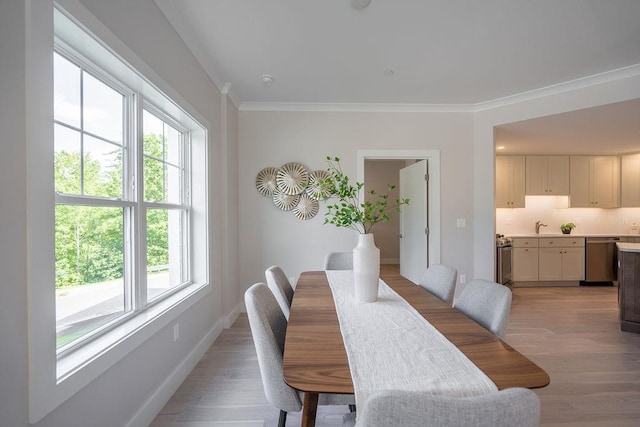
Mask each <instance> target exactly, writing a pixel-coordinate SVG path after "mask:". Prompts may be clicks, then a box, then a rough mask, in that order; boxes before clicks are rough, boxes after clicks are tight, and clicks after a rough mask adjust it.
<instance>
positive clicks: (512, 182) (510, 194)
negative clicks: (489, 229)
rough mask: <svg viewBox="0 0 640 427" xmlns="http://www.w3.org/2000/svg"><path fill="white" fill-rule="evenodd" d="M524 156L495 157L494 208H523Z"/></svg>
mask: <svg viewBox="0 0 640 427" xmlns="http://www.w3.org/2000/svg"><path fill="white" fill-rule="evenodd" d="M524 171H525V158H524V156H497V157H496V207H497V208H524V190H525V176H524Z"/></svg>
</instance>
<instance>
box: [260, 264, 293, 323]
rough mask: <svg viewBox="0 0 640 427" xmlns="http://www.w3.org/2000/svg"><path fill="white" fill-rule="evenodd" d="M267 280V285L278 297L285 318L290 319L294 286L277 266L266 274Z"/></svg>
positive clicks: (273, 266)
mask: <svg viewBox="0 0 640 427" xmlns="http://www.w3.org/2000/svg"><path fill="white" fill-rule="evenodd" d="M264 275H265V277H266V279H267V285H268V286H269V289H271V292H273V295H274V296H275V297H276V300H277V301H278V304H279V305H280V309H281V310H282V313H283V314H284V317H285V318H286V319H287V320H288V319H289V312H290V311H291V301H292V300H293V286H291V282H289V279H288V278H287V275H286V274H284V271H282V269H281V268H280V267H278V266H277V265H272V266H271V267H269V268H267V270H266V271H265V272H264Z"/></svg>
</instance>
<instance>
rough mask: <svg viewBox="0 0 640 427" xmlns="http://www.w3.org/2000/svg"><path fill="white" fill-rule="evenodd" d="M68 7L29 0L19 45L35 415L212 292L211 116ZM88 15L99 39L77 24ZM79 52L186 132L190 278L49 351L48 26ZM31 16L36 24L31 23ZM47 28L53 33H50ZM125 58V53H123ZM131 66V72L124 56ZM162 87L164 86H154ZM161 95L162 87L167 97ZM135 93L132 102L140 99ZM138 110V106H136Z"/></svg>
mask: <svg viewBox="0 0 640 427" xmlns="http://www.w3.org/2000/svg"><path fill="white" fill-rule="evenodd" d="M61 2H62V3H64V4H65V7H67V6H69V7H70V8H71V10H72V12H73V15H71V14H70V13H68V12H66V11H65V10H63V9H61V8H58V7H57V6H56V7H55V8H54V9H53V10H52V9H51V4H50V3H48V2H33V3H32V5H31V9H30V10H29V17H28V19H29V20H30V23H31V24H30V25H28V32H29V34H28V37H29V38H30V40H32V41H33V43H32V44H31V45H30V44H29V43H28V44H27V46H31V47H28V49H27V70H28V75H27V129H29V131H28V133H27V145H28V149H27V152H28V157H27V170H28V173H29V176H30V177H31V179H30V182H29V183H28V186H27V203H29V205H30V208H29V215H28V218H27V234H28V236H29V241H28V249H27V254H28V257H27V259H28V260H27V269H28V288H29V292H28V298H29V301H28V306H29V313H28V319H29V322H28V324H29V421H30V422H31V423H36V422H38V421H39V420H41V419H42V418H43V417H44V416H45V415H47V414H48V413H50V412H51V411H53V410H54V409H55V408H56V407H58V406H59V405H60V404H62V403H63V402H64V401H66V400H67V399H69V398H70V397H71V396H73V395H74V394H76V393H77V392H79V391H80V390H82V388H83V387H85V386H87V385H88V384H89V383H91V382H92V381H93V380H95V379H96V378H97V377H99V376H100V375H102V374H103V373H105V372H106V371H107V370H108V369H109V368H110V367H112V366H113V365H115V364H116V363H117V362H118V361H120V360H121V359H122V358H124V357H125V356H126V355H127V354H129V353H130V352H132V351H134V350H135V349H136V348H137V347H139V346H140V345H141V344H142V343H144V342H145V341H146V340H147V339H149V338H151V337H152V336H154V335H155V334H157V333H158V332H159V331H161V330H162V329H163V328H165V327H167V326H168V325H170V324H171V323H172V322H174V321H175V320H176V319H177V318H178V317H179V316H180V315H181V314H182V313H184V312H185V311H186V310H187V309H189V308H190V307H192V306H193V305H194V304H196V303H197V302H198V301H199V300H201V299H202V298H203V297H204V296H205V295H207V294H208V293H210V292H211V284H210V280H209V235H210V233H209V224H208V196H207V194H208V173H209V171H208V150H207V145H208V143H207V140H208V134H209V130H208V129H209V128H210V124H209V123H208V122H207V120H205V119H204V118H203V117H202V116H201V115H200V114H199V113H198V112H197V111H196V110H195V109H193V108H192V107H191V106H190V105H189V104H188V103H187V102H186V101H184V100H183V99H182V98H181V97H180V95H179V94H178V93H176V92H175V91H173V89H171V87H170V86H169V85H167V84H166V83H165V82H164V81H163V80H162V79H161V78H160V77H159V76H158V75H157V74H155V73H154V72H153V70H151V69H150V68H149V67H148V66H146V65H145V64H144V62H143V61H141V60H140V59H139V58H138V57H137V56H135V54H133V53H132V52H131V51H128V50H127V49H126V48H124V47H123V46H122V45H120V44H119V41H118V39H117V37H115V36H114V35H113V34H112V33H110V32H109V31H108V30H107V29H106V27H104V26H103V25H102V24H101V23H99V22H97V21H96V20H95V19H94V18H93V17H92V15H91V14H90V13H89V12H88V11H86V9H84V8H83V7H82V6H80V5H79V4H78V3H77V2H75V1H72V0H69V1H66V0H61ZM78 17H79V19H80V20H81V21H83V22H88V23H89V24H90V26H91V28H93V29H94V30H98V32H99V33H100V35H101V38H102V39H103V40H105V39H106V41H107V43H110V44H111V43H112V44H113V45H114V46H116V47H117V48H118V50H119V54H118V53H115V51H114V50H112V49H110V48H109V47H108V46H107V44H106V43H104V42H103V41H100V40H99V39H98V38H97V37H96V36H94V35H93V34H94V33H93V32H91V31H89V30H88V29H87V27H85V26H83V25H81V24H80V23H79V21H78ZM54 22H55V35H56V37H58V38H60V40H63V41H64V42H65V43H66V44H68V45H69V47H70V48H71V49H73V50H75V51H77V52H80V53H81V54H82V55H83V56H85V57H86V58H87V59H88V61H90V62H91V63H93V64H95V65H96V67H98V68H99V69H101V70H104V72H105V73H106V74H108V75H112V76H115V77H117V80H118V81H120V82H122V83H123V84H124V85H125V86H126V87H128V88H131V89H132V90H133V91H135V92H136V93H138V94H143V95H144V99H146V102H148V103H149V104H150V105H154V106H156V107H157V108H158V109H159V110H160V111H162V112H164V113H165V114H166V115H167V116H168V117H172V118H174V119H175V121H176V122H177V123H180V124H182V125H183V127H185V128H186V129H187V130H188V131H189V133H190V136H191V149H192V154H191V159H190V161H191V165H190V166H191V177H192V183H191V188H190V196H191V209H192V213H191V224H190V225H191V241H190V242H189V246H190V249H189V251H190V254H191V256H190V262H191V266H190V268H191V271H192V274H191V277H190V281H189V282H187V283H185V284H184V286H182V287H180V288H177V289H175V291H173V292H170V293H168V294H170V295H167V297H166V298H163V299H162V300H158V301H157V302H156V301H154V303H153V304H149V305H148V306H147V307H146V308H145V309H144V310H142V311H140V312H138V313H136V314H135V315H133V316H131V318H130V319H128V320H127V321H125V322H122V323H121V324H120V325H119V327H118V328H115V329H112V330H110V331H107V332H105V333H104V334H102V335H101V336H99V337H96V338H95V339H92V340H89V341H88V342H87V343H85V344H84V345H81V346H78V347H77V348H74V349H73V351H68V352H65V353H64V354H62V355H60V357H57V355H56V337H55V335H56V334H55V326H56V316H55V290H54V286H53V283H54V282H55V268H54V265H55V262H54V260H55V254H54V238H53V236H54V233H53V231H54V207H55V204H56V201H55V199H56V196H55V195H54V184H53V180H52V179H51V178H50V177H52V176H53V157H54V156H53V154H54V147H53V120H52V118H53V80H52V78H51V74H52V73H51V71H50V70H52V69H53V68H52V67H53V49H54V46H53V45H54V43H53V39H51V34H53V32H54V24H53V23H54ZM36 23H37V24H36ZM49 31H51V32H49ZM122 54H124V56H125V57H126V58H127V60H125V59H123V55H122ZM131 63H134V64H136V67H135V68H137V69H138V70H142V72H143V73H144V75H143V74H142V73H140V72H139V71H136V69H134V67H132V66H131V65H130V64H131ZM160 88H162V89H160ZM167 94H168V95H167ZM141 99H142V97H138V99H137V102H138V103H141V102H142V101H141ZM139 111H141V110H139Z"/></svg>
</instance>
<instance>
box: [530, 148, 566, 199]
mask: <svg viewBox="0 0 640 427" xmlns="http://www.w3.org/2000/svg"><path fill="white" fill-rule="evenodd" d="M526 166H527V167H526V194H527V195H528V196H550V195H567V194H569V156H527V160H526Z"/></svg>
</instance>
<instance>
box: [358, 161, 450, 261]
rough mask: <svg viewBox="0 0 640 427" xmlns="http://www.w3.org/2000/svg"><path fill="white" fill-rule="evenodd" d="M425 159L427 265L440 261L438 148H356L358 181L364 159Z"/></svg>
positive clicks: (360, 180)
mask: <svg viewBox="0 0 640 427" xmlns="http://www.w3.org/2000/svg"><path fill="white" fill-rule="evenodd" d="M371 159H377V160H403V159H404V160H423V159H424V160H426V161H427V164H428V168H429V182H428V184H427V187H428V189H429V197H428V206H429V212H427V219H428V227H429V238H428V243H429V248H428V254H429V265H433V264H439V263H440V150H358V151H357V169H358V171H357V172H358V176H357V181H358V182H364V161H365V160H371Z"/></svg>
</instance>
